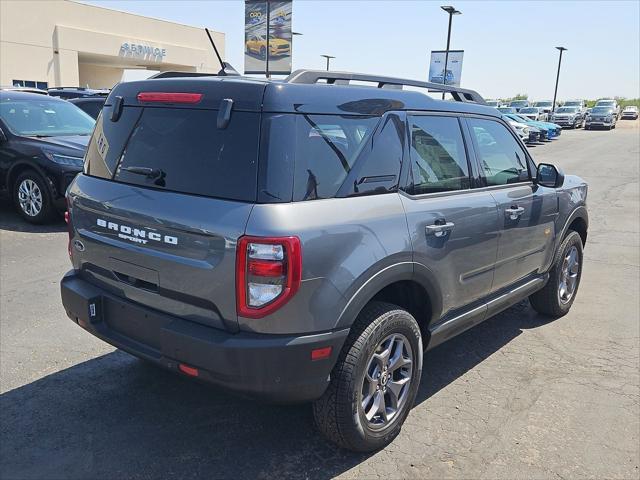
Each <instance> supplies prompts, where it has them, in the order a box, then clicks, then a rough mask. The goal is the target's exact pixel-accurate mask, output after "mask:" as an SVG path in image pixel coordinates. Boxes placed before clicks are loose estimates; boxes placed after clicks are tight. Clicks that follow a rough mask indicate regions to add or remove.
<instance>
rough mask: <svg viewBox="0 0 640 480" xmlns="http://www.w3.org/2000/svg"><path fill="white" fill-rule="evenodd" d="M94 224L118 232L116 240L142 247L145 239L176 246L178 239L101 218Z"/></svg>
mask: <svg viewBox="0 0 640 480" xmlns="http://www.w3.org/2000/svg"><path fill="white" fill-rule="evenodd" d="M96 224H97V225H98V226H99V227H103V228H107V229H109V230H113V231H116V232H118V238H122V239H124V240H129V241H130V242H135V243H141V244H142V245H146V244H147V243H148V240H147V239H149V240H153V241H154V242H161V243H167V244H169V245H177V244H178V237H172V236H171V235H161V234H159V233H157V232H153V231H150V230H144V229H142V228H138V227H130V226H129V225H121V224H118V223H115V222H107V221H106V220H103V219H101V218H98V219H97V220H96Z"/></svg>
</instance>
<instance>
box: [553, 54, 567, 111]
mask: <svg viewBox="0 0 640 480" xmlns="http://www.w3.org/2000/svg"><path fill="white" fill-rule="evenodd" d="M556 48H557V49H558V50H560V58H559V59H558V74H557V75H556V89H555V90H554V92H553V106H552V107H551V113H553V112H555V111H556V96H557V95H558V80H560V65H561V64H562V52H564V51H565V50H567V49H566V48H564V47H556Z"/></svg>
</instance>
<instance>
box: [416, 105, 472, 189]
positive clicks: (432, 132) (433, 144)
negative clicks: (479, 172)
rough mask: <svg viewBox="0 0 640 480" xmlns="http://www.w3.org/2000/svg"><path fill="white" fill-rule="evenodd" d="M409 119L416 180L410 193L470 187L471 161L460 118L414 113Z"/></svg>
mask: <svg viewBox="0 0 640 480" xmlns="http://www.w3.org/2000/svg"><path fill="white" fill-rule="evenodd" d="M409 123H410V125H411V153H410V156H411V174H412V176H413V183H412V185H410V187H409V189H408V190H409V192H408V193H411V194H413V195H420V194H422V193H434V192H446V191H451V190H463V189H468V188H469V186H470V181H469V164H468V162H467V155H466V151H465V148H464V141H463V139H462V132H461V130H460V123H459V122H458V119H457V118H454V117H438V116H413V117H410V119H409Z"/></svg>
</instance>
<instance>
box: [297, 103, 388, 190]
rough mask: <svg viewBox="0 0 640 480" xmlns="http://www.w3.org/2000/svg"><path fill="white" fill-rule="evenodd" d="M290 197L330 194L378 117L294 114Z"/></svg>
mask: <svg viewBox="0 0 640 480" xmlns="http://www.w3.org/2000/svg"><path fill="white" fill-rule="evenodd" d="M296 117H297V118H296V131H295V139H294V140H295V147H294V148H295V154H294V158H295V174H294V188H293V201H296V202H297V201H304V200H316V199H321V198H332V197H334V196H335V195H336V193H337V192H338V190H339V189H340V187H341V186H342V184H343V183H344V181H345V180H346V178H347V176H348V175H349V173H350V172H351V170H352V169H353V167H354V165H355V161H356V158H357V157H358V154H359V153H360V151H361V149H362V148H363V146H364V145H365V141H366V138H369V133H371V132H372V131H373V130H374V129H375V127H376V125H377V124H378V121H379V117H365V116H362V117H360V116H337V115H296Z"/></svg>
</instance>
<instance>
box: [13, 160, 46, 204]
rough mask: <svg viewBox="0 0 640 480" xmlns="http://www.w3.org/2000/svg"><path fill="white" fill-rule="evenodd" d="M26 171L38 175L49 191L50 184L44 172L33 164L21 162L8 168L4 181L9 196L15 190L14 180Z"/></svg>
mask: <svg viewBox="0 0 640 480" xmlns="http://www.w3.org/2000/svg"><path fill="white" fill-rule="evenodd" d="M27 170H33V171H35V172H36V173H37V174H38V175H40V176H41V177H42V178H43V179H44V181H45V183H46V184H47V186H48V187H49V190H51V188H52V183H51V180H50V179H49V177H47V174H46V172H45V171H44V170H43V169H42V168H41V167H39V166H38V165H36V164H35V163H32V162H27V161H24V160H21V161H19V162H16V163H14V164H13V165H11V167H10V168H9V171H8V172H7V179H6V180H7V190H8V191H9V193H10V195H11V196H13V189H14V188H15V182H16V180H17V179H18V177H19V176H20V175H21V174H22V173H24V172H26V171H27ZM49 193H53V192H51V191H50V192H49Z"/></svg>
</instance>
